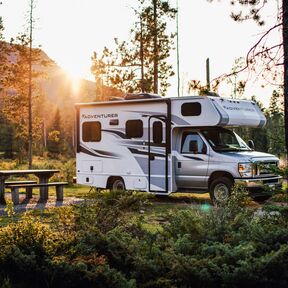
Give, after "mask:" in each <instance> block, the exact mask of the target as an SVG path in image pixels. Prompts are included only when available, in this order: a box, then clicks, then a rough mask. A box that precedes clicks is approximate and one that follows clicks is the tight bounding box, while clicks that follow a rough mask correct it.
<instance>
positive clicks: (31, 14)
mask: <svg viewBox="0 0 288 288" xmlns="http://www.w3.org/2000/svg"><path fill="white" fill-rule="evenodd" d="M33 4H34V3H33V0H31V2H30V19H29V21H30V22H29V26H30V27H29V29H30V35H29V42H30V43H29V89H28V162H29V169H31V168H32V155H33V152H32V143H33V142H32V141H33V138H32V32H33Z"/></svg>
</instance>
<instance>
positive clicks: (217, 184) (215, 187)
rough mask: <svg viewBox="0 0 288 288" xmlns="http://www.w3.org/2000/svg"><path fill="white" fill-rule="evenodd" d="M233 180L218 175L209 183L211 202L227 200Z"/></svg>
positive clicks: (218, 202) (216, 203)
mask: <svg viewBox="0 0 288 288" xmlns="http://www.w3.org/2000/svg"><path fill="white" fill-rule="evenodd" d="M232 186H233V181H232V180H231V179H229V178H227V177H219V178H216V179H214V180H213V181H212V183H211V185H210V191H209V193H210V198H211V201H212V203H213V204H215V205H218V204H221V203H224V202H226V201H227V199H228V198H229V196H230V194H231V189H232Z"/></svg>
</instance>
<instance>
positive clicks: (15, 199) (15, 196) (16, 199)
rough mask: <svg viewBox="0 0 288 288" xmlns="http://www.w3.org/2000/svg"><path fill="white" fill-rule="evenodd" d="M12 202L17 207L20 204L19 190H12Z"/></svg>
mask: <svg viewBox="0 0 288 288" xmlns="http://www.w3.org/2000/svg"><path fill="white" fill-rule="evenodd" d="M11 198H12V202H13V203H14V204H15V205H16V204H19V188H12V189H11Z"/></svg>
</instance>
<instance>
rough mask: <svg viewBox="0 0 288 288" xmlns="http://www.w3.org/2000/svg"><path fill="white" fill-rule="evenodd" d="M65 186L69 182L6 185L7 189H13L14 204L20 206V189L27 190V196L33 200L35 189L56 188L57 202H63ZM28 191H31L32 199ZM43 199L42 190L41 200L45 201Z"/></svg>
mask: <svg viewBox="0 0 288 288" xmlns="http://www.w3.org/2000/svg"><path fill="white" fill-rule="evenodd" d="M65 185H68V182H48V183H24V184H21V183H20V184H10V185H5V187H6V188H11V195H12V201H13V203H14V204H19V189H20V188H26V196H28V198H31V197H32V189H33V188H42V187H50V186H55V187H56V200H57V201H63V187H64V186H65ZM27 189H31V197H29V196H30V195H27ZM29 192H30V191H29ZM43 198H44V197H43V195H41V190H40V199H43ZM43 200H45V199H43Z"/></svg>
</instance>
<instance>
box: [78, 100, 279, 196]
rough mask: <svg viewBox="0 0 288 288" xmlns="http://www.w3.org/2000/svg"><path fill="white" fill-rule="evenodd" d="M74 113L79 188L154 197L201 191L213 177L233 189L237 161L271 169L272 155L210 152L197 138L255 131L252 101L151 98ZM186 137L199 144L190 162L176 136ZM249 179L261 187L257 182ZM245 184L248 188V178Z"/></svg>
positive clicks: (257, 119)
mask: <svg viewBox="0 0 288 288" xmlns="http://www.w3.org/2000/svg"><path fill="white" fill-rule="evenodd" d="M76 111H77V113H76V114H77V116H76V117H77V154H76V163H77V168H76V169H77V183H79V184H84V185H89V186H94V187H97V188H112V187H113V183H115V181H117V180H118V182H119V180H120V181H122V183H123V184H124V185H125V188H126V189H127V190H139V191H148V192H152V193H157V194H169V193H171V192H177V191H182V190H185V189H188V190H189V189H198V190H206V191H207V189H209V188H210V187H209V186H210V184H211V182H213V180H214V178H215V177H216V176H215V175H218V174H219V173H220V174H221V173H222V174H223V173H227V175H230V176H231V179H232V180H233V182H236V181H239V179H240V180H241V178H242V177H241V176H240V175H239V171H238V162H239V161H240V162H242V161H243V159H244V158H245V161H248V162H251V163H252V162H253V161H254V162H255V161H256V160H255V159H258V160H257V161H264V160H265V159H266V160H267V161H268V162H269V163H277V162H278V158H277V157H275V156H273V155H270V154H265V153H260V154H257V155H256V154H255V153H256V152H255V151H254V152H253V151H252V150H251V151H249V153H250V154H249V153H248V152H247V153H248V154H249V155H248V156H247V155H246V156H244V154H245V153H244V152H240V151H239V152H235V151H234V152H233V153H232V151H228V152H227V153H226V154H225V153H218V152H216V151H214V148H213V146H211V145H212V144H211V143H209V141H210V142H211V140H207V139H205V136H203V133H204V132H205V131H206V130H205V131H204V132H203V131H202V132H201V129H202V128H203V127H206V128H207V129H208V130H207V131H210V130H209V129H211V128H212V129H213V127H214V128H215V129H216V128H217V129H218V127H237V126H240V127H242V126H246V127H259V128H260V127H263V126H264V125H265V123H266V119H265V117H264V115H263V113H262V112H261V110H260V109H259V107H258V106H257V105H256V104H255V103H254V102H252V101H246V100H233V99H224V98H220V97H212V96H205V97H203V96H201V97H196V96H189V97H181V98H151V99H139V100H137V99H136V100H120V101H109V102H98V103H80V104H76ZM201 127H202V128H201ZM206 128H205V129H206ZM189 131H194V132H191V133H192V136H191V135H190V136H191V137H192V138H193V137H194V138H195V137H196V136H197V139H200V140H199V141H202V142H203V144H201V145H202V146H203V147H204V146H205V149H204V148H203V149H204V150H205V151H204V150H203V151H198V152H197V151H193V154H194V155H191V154H192V152H191V151H190V150H189V151H188V152H187V151H186V152H185V153H184V152H183V147H182V146H183V145H184V144H183V141H184V140H183V139H184V138H183V137H184V136H183V135H188V134H189V133H190V132H189ZM223 131H224V130H223ZM224 132H225V131H224ZM197 133H198V134H197ZM201 133H202V134H201ZM181 137H182V138H181ZM187 137H188V136H186V138H187ZM237 137H238V136H237ZM192 138H191V139H192ZM194 138H193V139H194ZM187 141H188V140H187ZM191 141H192V140H191ZM193 141H194V145H195V141H196V140H193ZM193 141H192V142H193ZM197 141H198V140H197ZM197 141H196V142H197ZM185 145H186V144H185ZM187 145H188V144H187ZM187 145H186V146H187ZM189 145H191V147H192V146H193V143H192V144H190V142H189ZM196 145H197V143H196ZM243 145H244V144H243ZM181 147H182V148H181ZM187 147H188V146H187ZM187 147H186V148H187ZM191 147H190V148H191ZM186 148H185V149H186ZM190 148H189V149H190ZM187 149H188V148H187ZM191 149H193V148H191ZM182 152H183V153H182ZM190 152H191V153H190ZM194 152H195V153H196V154H197V155H195V153H194ZM229 152H231V153H229ZM247 153H246V154H247ZM253 153H254V154H255V155H254V154H253ZM257 153H259V152H257ZM254 156H255V157H254ZM257 157H258V158H257ZM253 159H254V160H253ZM227 163H229V164H227ZM241 167H242V166H241ZM185 171H186V172H185ZM182 172H183V173H182ZM217 173H218V174H217ZM220 174H219V175H220ZM222 174H221V175H222ZM223 175H224V174H223ZM225 175H226V174H225ZM227 175H226V176H227ZM247 175H248V174H247ZM267 175H268V174H267ZM267 175H265V177H266V178H265V179H266V180H267V179H268V178H269V177H270V178H271V179H272V178H273V181H272V183H275V185H276V184H279V181H278V180H279V179H280V177H278V176H277V175H272V176H271V175H270V174H269V175H268V176H269V177H268V178H267ZM230 176H229V177H230ZM213 177H214V178H213ZM227 177H228V176H227ZM275 177H276V178H277V179H276V178H275ZM212 178H213V179H212ZM250 178H251V177H250ZM256 178H257V179H258V180H257V179H256V180H257V181H258V182H257V183H258V184H260V182H261V185H262V184H263V181H262V180H261V179H260V178H261V177H260V178H259V175H258V176H257V177H256ZM262 178H263V177H262ZM270 178H269V179H270ZM259 179H260V180H261V181H260V180H259ZM269 179H268V180H269ZM275 179H276V180H277V181H276V180H275ZM232 180H231V181H232ZM246 180H247V181H248V180H249V179H248V178H247V179H246ZM246 180H245V181H244V182H245V183H248V182H249V181H250V180H251V179H250V180H249V181H248V182H247V181H246ZM254 180H255V179H254V178H253V183H254V182H255V181H254ZM266 182H267V181H266ZM276 182H277V183H276ZM256 186H257V185H256ZM258 186H259V185H258Z"/></svg>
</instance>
